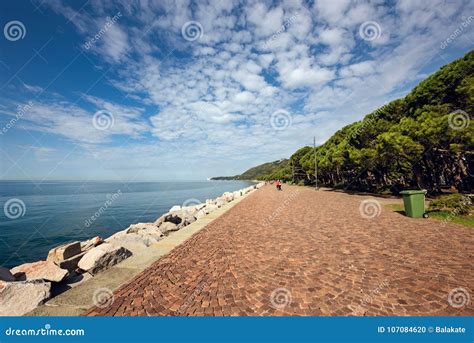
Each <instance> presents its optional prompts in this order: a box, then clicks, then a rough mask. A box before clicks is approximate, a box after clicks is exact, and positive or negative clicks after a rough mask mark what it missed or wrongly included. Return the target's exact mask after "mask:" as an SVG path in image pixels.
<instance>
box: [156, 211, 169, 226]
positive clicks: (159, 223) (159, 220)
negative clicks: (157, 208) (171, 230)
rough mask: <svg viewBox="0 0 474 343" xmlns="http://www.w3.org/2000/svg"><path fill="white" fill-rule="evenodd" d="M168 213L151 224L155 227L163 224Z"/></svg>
mask: <svg viewBox="0 0 474 343" xmlns="http://www.w3.org/2000/svg"><path fill="white" fill-rule="evenodd" d="M168 214H169V213H165V214H163V215H162V216H161V217H160V218H158V219H157V220H155V222H154V223H153V224H155V225H156V226H160V225H161V223H164V222H165V218H166V216H167V215H168Z"/></svg>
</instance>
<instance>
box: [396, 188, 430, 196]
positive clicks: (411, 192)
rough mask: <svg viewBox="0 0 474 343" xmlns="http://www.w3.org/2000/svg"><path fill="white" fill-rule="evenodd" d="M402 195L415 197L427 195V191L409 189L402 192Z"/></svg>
mask: <svg viewBox="0 0 474 343" xmlns="http://www.w3.org/2000/svg"><path fill="white" fill-rule="evenodd" d="M400 194H401V195H414V194H426V189H407V190H406V191H401V192H400Z"/></svg>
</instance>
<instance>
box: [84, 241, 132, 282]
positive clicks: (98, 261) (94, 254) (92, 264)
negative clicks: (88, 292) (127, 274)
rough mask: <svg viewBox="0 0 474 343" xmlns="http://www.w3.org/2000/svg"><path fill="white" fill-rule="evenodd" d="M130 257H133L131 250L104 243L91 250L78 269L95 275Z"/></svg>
mask: <svg viewBox="0 0 474 343" xmlns="http://www.w3.org/2000/svg"><path fill="white" fill-rule="evenodd" d="M130 256H132V252H131V251H130V250H128V249H126V248H124V247H118V246H114V245H112V244H110V243H104V244H101V245H99V246H97V247H95V248H92V249H91V250H89V251H88V252H87V253H86V254H85V255H84V256H83V257H82V258H81V260H80V261H79V263H78V267H79V268H80V269H82V270H84V271H87V272H89V273H91V274H93V275H94V274H97V273H98V272H100V271H103V270H106V269H108V268H110V267H112V266H113V265H116V264H117V263H119V262H121V261H123V260H125V259H127V258H129V257H130Z"/></svg>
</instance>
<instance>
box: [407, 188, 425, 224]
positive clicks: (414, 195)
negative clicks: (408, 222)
mask: <svg viewBox="0 0 474 343" xmlns="http://www.w3.org/2000/svg"><path fill="white" fill-rule="evenodd" d="M400 194H401V195H402V196H403V205H404V206H405V214H406V215H407V216H408V217H412V218H427V217H428V215H427V213H426V212H425V194H426V190H424V189H419V190H406V191H401V192H400Z"/></svg>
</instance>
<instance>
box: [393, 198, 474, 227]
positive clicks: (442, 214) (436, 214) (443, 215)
mask: <svg viewBox="0 0 474 343" xmlns="http://www.w3.org/2000/svg"><path fill="white" fill-rule="evenodd" d="M384 207H386V208H388V209H389V210H392V211H394V212H398V213H400V214H403V215H405V208H404V206H403V205H401V204H385V205H384ZM428 215H429V217H430V218H433V219H436V220H447V221H448V223H455V224H460V225H464V226H468V227H471V228H474V216H470V215H465V216H462V215H457V216H455V215H452V213H451V212H448V211H429V212H428Z"/></svg>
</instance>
